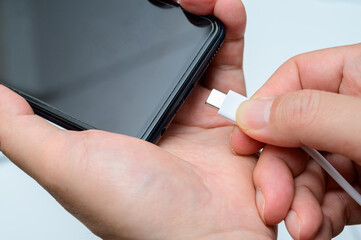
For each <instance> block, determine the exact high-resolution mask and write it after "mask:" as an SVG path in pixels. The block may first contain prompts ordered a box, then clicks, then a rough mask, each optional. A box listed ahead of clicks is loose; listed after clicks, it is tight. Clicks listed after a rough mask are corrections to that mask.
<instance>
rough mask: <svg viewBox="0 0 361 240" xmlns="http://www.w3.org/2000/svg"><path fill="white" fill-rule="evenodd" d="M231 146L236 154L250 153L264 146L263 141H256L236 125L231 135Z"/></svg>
mask: <svg viewBox="0 0 361 240" xmlns="http://www.w3.org/2000/svg"><path fill="white" fill-rule="evenodd" d="M231 146H232V149H233V151H234V152H235V153H236V154H238V155H251V154H254V153H256V152H258V151H259V150H260V149H262V148H263V147H264V143H261V142H258V141H256V140H254V139H252V138H250V137H249V136H247V135H246V134H244V133H243V132H242V131H241V130H240V129H239V128H238V127H234V129H233V131H232V135H231Z"/></svg>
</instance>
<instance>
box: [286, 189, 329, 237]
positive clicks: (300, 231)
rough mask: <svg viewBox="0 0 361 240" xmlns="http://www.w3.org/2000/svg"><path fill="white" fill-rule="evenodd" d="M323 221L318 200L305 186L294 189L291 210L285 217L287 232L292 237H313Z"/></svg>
mask: <svg viewBox="0 0 361 240" xmlns="http://www.w3.org/2000/svg"><path fill="white" fill-rule="evenodd" d="M322 223H323V213H322V209H321V206H320V205H319V203H318V200H317V199H316V197H315V196H314V195H313V193H312V192H311V191H310V190H309V189H308V188H306V187H301V188H298V189H297V190H296V195H295V199H294V201H293V203H292V207H291V210H290V211H289V213H288V214H287V217H286V218H285V224H286V227H287V230H288V232H289V233H290V235H291V236H292V237H293V238H294V239H314V237H315V236H316V235H317V233H318V232H319V230H320V229H321V227H322Z"/></svg>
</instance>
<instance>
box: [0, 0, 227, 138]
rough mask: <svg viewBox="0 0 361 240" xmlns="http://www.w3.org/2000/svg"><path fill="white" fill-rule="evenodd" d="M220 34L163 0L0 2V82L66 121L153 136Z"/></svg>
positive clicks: (41, 111)
mask: <svg viewBox="0 0 361 240" xmlns="http://www.w3.org/2000/svg"><path fill="white" fill-rule="evenodd" d="M224 35H225V32H224V28H223V25H222V23H221V22H220V21H219V20H217V19H216V18H213V17H208V16H196V15H193V14H190V13H188V12H186V11H184V10H183V9H182V8H181V7H180V6H179V5H178V4H177V3H175V2H173V1H158V0H151V1H150V0H62V1H59V0H16V1H14V0H0V82H1V83H2V84H4V85H6V86H8V87H10V88H11V89H13V90H14V91H16V92H18V93H19V94H21V95H22V96H23V97H25V99H26V100H27V101H28V102H29V103H30V105H31V106H32V108H33V109H34V111H35V113H36V114H38V115H40V116H42V117H44V118H46V119H48V120H50V121H52V122H54V123H56V124H58V125H59V126H61V127H64V128H66V129H70V130H86V129H101V130H105V131H110V132H115V133H120V134H125V135H129V136H133V137H138V138H141V139H144V140H147V141H150V142H156V141H157V140H158V139H159V137H160V136H161V135H162V134H163V133H164V131H165V129H166V127H167V125H168V124H169V122H170V121H171V119H172V118H173V117H174V115H175V114H176V112H177V110H178V109H179V107H180V106H181V105H182V103H183V102H184V100H185V99H186V97H187V96H188V94H189V93H190V91H191V90H192V88H193V87H194V85H195V84H196V82H197V81H198V80H199V79H200V77H201V76H202V74H203V72H204V71H205V70H206V68H207V66H208V65H209V63H210V61H211V60H212V58H213V56H214V54H215V53H216V52H217V50H218V49H219V47H220V46H221V44H222V42H223V40H224Z"/></svg>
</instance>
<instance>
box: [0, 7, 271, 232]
mask: <svg viewBox="0 0 361 240" xmlns="http://www.w3.org/2000/svg"><path fill="white" fill-rule="evenodd" d="M181 4H182V6H183V7H185V8H186V9H187V10H189V11H191V12H194V13H198V14H214V15H215V16H217V17H218V18H220V19H221V20H222V21H223V22H224V24H225V26H226V28H227V36H226V41H225V43H224V46H223V48H222V50H221V51H220V52H219V54H218V56H217V58H216V59H215V60H214V62H213V64H212V66H211V68H210V69H209V71H208V72H207V74H206V76H205V77H204V79H203V80H202V82H201V84H200V85H198V86H197V87H196V89H195V90H194V92H193V94H191V96H190V97H189V100H187V102H186V103H185V105H184V106H183V107H182V109H181V111H180V112H179V114H178V116H177V118H176V119H175V121H174V122H173V123H172V125H171V126H170V128H169V129H168V131H167V133H166V135H165V136H164V137H163V138H162V141H161V142H160V143H159V146H155V145H153V144H150V143H147V142H144V141H141V140H139V139H134V138H131V137H127V136H122V135H118V134H112V133H107V132H102V131H94V130H93V131H84V132H72V131H65V130H60V129H58V128H56V127H54V126H53V125H51V124H49V123H48V122H47V121H45V120H44V119H42V118H40V117H38V116H35V115H34V114H33V111H32V109H31V108H30V106H29V105H28V104H27V103H26V101H25V100H24V99H22V98H21V97H20V96H18V95H16V94H15V93H13V92H11V91H10V90H9V89H7V88H5V87H4V86H0V150H1V151H2V152H3V153H4V154H5V155H6V156H7V157H9V159H10V160H11V161H13V162H14V163H15V164H16V165H17V166H19V167H20V168H21V169H22V170H23V171H25V172H26V173H27V174H29V175H30V176H31V177H33V178H34V179H35V180H36V181H37V182H38V183H39V184H40V185H42V186H43V187H44V188H45V189H47V190H48V191H49V193H50V194H52V195H53V196H54V197H55V199H56V200H57V201H58V202H59V203H60V204H61V205H62V206H64V207H65V209H67V210H68V211H69V212H70V213H72V214H73V215H74V216H76V217H77V218H78V219H79V220H80V221H82V222H83V223H84V224H85V225H86V226H87V227H88V228H89V229H91V231H93V232H94V233H95V234H97V235H98V236H100V237H101V238H103V239H275V238H276V232H275V229H274V228H273V227H267V226H266V225H265V224H264V223H263V221H262V219H261V218H260V216H259V214H258V211H257V207H256V201H255V188H254V185H253V179H252V172H253V169H254V167H255V164H256V158H255V157H252V156H248V157H241V156H238V155H236V154H234V153H233V152H232V150H231V147H230V143H229V139H230V136H231V132H232V129H233V126H231V125H230V124H229V123H228V122H225V121H224V120H222V119H220V118H218V117H217V116H216V112H215V111H214V110H213V109H211V108H209V107H207V106H205V105H204V102H205V100H206V97H207V96H208V94H209V93H210V88H214V87H216V88H218V89H220V90H222V91H226V90H228V89H233V90H236V91H238V92H240V93H243V94H244V93H245V88H244V79H243V71H242V60H243V59H242V52H243V33H244V28H245V24H246V17H245V11H244V7H243V5H242V3H241V1H240V0H192V1H191V0H187V1H186V0H183V1H181ZM236 139H237V142H238V143H239V144H242V145H243V146H244V148H242V149H243V152H242V149H241V150H240V149H238V150H239V151H240V152H242V153H251V152H254V151H255V150H256V149H258V148H259V147H260V146H261V144H260V143H258V142H256V141H254V140H252V139H251V138H249V137H248V136H246V135H244V134H241V133H238V134H237V136H236Z"/></svg>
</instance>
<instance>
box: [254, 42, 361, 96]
mask: <svg viewBox="0 0 361 240" xmlns="http://www.w3.org/2000/svg"><path fill="white" fill-rule="evenodd" d="M360 50H361V44H356V45H349V46H343V47H336V48H329V49H324V50H318V51H314V52H310V53H305V54H301V55H298V56H295V57H293V58H291V59H290V60H288V61H287V62H286V63H284V64H283V65H282V66H281V67H280V68H279V69H278V70H277V71H276V72H275V73H274V74H273V75H272V76H271V78H270V79H269V80H268V81H267V82H266V83H265V84H264V85H263V86H262V87H261V88H260V89H259V90H258V91H257V92H256V93H255V94H254V96H253V98H258V97H271V96H277V95H281V94H284V93H287V92H293V91H297V90H302V89H315V90H323V91H328V92H335V93H344V92H346V93H348V92H349V89H348V88H350V86H351V85H352V84H354V83H355V82H354V80H355V79H354V76H352V74H350V71H352V70H350V69H348V66H350V65H352V63H353V62H354V60H355V59H356V58H357V57H359V56H360ZM351 88H352V87H351ZM360 93H361V91H360ZM354 94H355V93H353V94H352V95H354Z"/></svg>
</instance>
